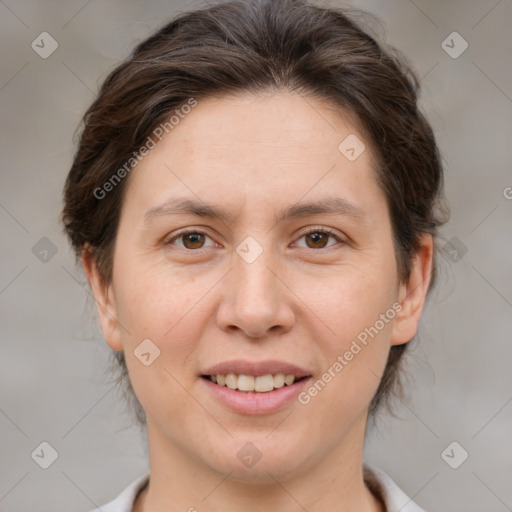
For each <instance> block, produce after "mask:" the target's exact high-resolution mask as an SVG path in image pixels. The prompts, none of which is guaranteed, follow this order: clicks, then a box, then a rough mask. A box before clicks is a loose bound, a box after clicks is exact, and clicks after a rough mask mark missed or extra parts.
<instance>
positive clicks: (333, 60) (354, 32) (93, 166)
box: [62, 0, 448, 421]
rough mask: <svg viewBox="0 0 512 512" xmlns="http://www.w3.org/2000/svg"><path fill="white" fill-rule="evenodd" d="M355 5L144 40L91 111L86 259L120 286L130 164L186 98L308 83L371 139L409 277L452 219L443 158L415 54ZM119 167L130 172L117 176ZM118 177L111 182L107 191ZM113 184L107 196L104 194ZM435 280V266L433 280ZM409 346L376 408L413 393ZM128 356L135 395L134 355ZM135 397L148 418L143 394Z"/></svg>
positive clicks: (270, 3)
mask: <svg viewBox="0 0 512 512" xmlns="http://www.w3.org/2000/svg"><path fill="white" fill-rule="evenodd" d="M352 11H353V12H356V13H359V14H360V13H361V11H357V10H352ZM347 12H348V11H346V9H341V8H327V7H319V6H314V5H311V4H308V3H307V2H306V1H302V0H263V1H237V0H235V1H229V2H226V3H222V4H219V5H214V6H212V7H208V8H205V9H202V10H196V11H192V12H189V13H184V14H181V15H180V16H178V17H176V18H175V19H174V20H173V21H171V22H170V23H168V24H166V25H165V26H164V27H163V28H161V29H160V30H158V31H157V32H156V33H154V34H153V35H152V36H151V37H149V38H148V39H146V40H145V41H143V42H142V43H140V44H139V45H138V46H137V47H136V48H135V50H134V51H133V53H132V55H131V56H130V57H129V58H128V59H127V60H125V61H124V62H122V63H121V64H120V65H119V66H117V67H116V68H115V69H114V70H113V71H112V72H111V73H110V75H109V76H108V77H107V78H106V80H105V81H104V83H103V85H102V86H101V89H100V91H99V94H98V96H97V98H96V100H95V101H94V102H93V103H92V105H91V106H90V107H89V109H88V110H87V112H86V113H85V115H84V118H83V122H82V125H83V130H82V133H81V136H80V140H79V145H78V149H77V152H76V154H75V157H74V161H73V164H72V167H71V170H70V172H69V174H68V177H67V181H66V184H65V189H64V209H63V215H62V218H63V223H64V226H65V229H66V232H67V235H68V236H69V238H70V240H71V244H72V246H73V248H74V250H75V252H76V255H77V256H78V257H79V256H80V255H81V252H82V250H83V249H84V248H86V247H92V248H93V250H94V258H95V261H96V264H97V266H98V270H99V272H100V275H101V276H102V278H103V280H104V281H105V283H106V284H108V283H110V281H111V279H112V263H113V253H114V246H115V240H116V232H117V227H118V223H119V217H120V210H121V204H122V201H123V191H124V190H125V188H126V182H127V179H128V178H126V177H125V176H126V174H127V173H128V172H129V170H130V168H128V169H127V167H126V163H127V162H131V160H133V157H134V156H136V155H137V154H138V151H139V150H140V148H141V147H142V146H144V144H145V143H146V141H148V140H149V139H148V138H149V137H151V136H152V134H153V133H154V130H155V128H157V127H158V126H159V125H161V124H164V123H166V122H167V123H168V119H169V117H170V116H171V115H173V114H174V113H178V110H177V109H178V108H179V107H180V106H182V105H186V104H187V102H188V101H190V99H191V98H195V100H200V99H201V98H206V97H212V96H220V95H229V94H230V93H231V94H236V93H238V92H246V91H247V92H253V93H256V94H257V93H259V92H262V91H264V90H266V89H272V90H275V91H297V92H299V93H303V94H307V95H313V96H315V97H317V98H320V99H322V100H325V101H326V102H327V103H328V104H331V105H333V106H334V107H336V108H340V110H342V111H343V112H345V113H347V114H349V115H351V116H352V117H353V118H354V120H355V122H356V123H357V126H358V128H359V129H360V130H361V132H362V133H363V134H364V135H365V136H366V140H367V141H368V142H369V144H370V145H371V149H372V151H373V153H374V155H375V157H376V162H377V163H378V165H377V168H376V169H375V171H376V177H377V180H378V183H379V185H380V186H381V187H382V189H383V191H384V192H385V194H386V198H387V203H388V207H389V212H390V217H391V223H392V228H393V241H394V247H395V253H396V258H397V268H398V273H399V276H400V279H401V280H402V282H406V281H407V279H408V277H409V272H410V264H411V256H412V255H413V254H414V253H415V251H416V249H417V247H418V238H419V236H420V235H421V234H422V233H430V234H432V235H433V236H435V235H436V233H437V228H438V226H440V225H442V224H443V223H444V222H446V219H445V220H443V218H442V215H441V214H442V213H443V212H445V213H447V212H448V210H447V208H446V207H444V205H443V202H442V194H443V169H442V163H441V158H440V154H439V151H438V148H437V145H436V142H435V138H434V134H433V132H432V129H431V127H430V125H429V123H428V122H427V120H426V119H425V117H424V116H423V114H422V113H421V112H420V110H419V108H418V105H417V100H418V98H417V96H418V91H419V80H418V78H417V77H416V75H415V73H414V71H413V70H412V69H411V67H410V65H409V64H408V63H407V60H406V59H405V58H404V57H403V55H402V54H400V53H399V52H398V51H397V50H395V49H393V48H391V47H389V46H386V47H385V46H384V44H383V43H377V42H376V41H375V39H374V38H373V37H371V36H370V35H369V34H368V33H367V32H366V31H365V30H363V29H362V28H361V27H360V26H359V25H358V23H357V22H356V21H355V20H354V19H352V18H351V17H350V16H349V15H348V14H347ZM131 165H132V166H133V165H135V164H134V163H132V164H131ZM121 169H125V171H126V172H124V173H121V172H120V170H121ZM115 175H117V177H118V178H120V177H123V178H124V179H119V180H117V181H115V183H113V182H112V178H114V177H115ZM106 183H110V184H111V186H109V187H106V188H103V187H104V186H105V184H106ZM107 188H108V198H107V199H106V200H103V197H99V196H105V194H104V193H103V192H101V193H99V192H98V190H103V191H105V190H107ZM435 278H436V266H435V262H434V270H433V275H432V280H431V285H430V288H431V287H432V285H433V284H434V282H435ZM429 291H430V289H429ZM407 345H408V344H403V345H398V346H393V347H392V348H391V350H390V354H389V359H388V362H387V366H386V368H385V371H384V374H383V377H382V379H381V382H380V385H379V388H378V390H377V393H376V394H375V396H374V398H373V400H372V403H371V406H370V415H371V416H373V415H374V413H375V412H376V410H377V408H378V406H379V404H380V403H381V402H382V401H383V399H385V398H389V396H390V394H391V393H392V392H396V393H401V391H402V389H401V382H400V378H399V377H400V375H399V362H400V359H401V357H402V355H403V353H404V351H405V350H406V347H407ZM116 357H117V358H118V360H119V363H120V364H121V369H122V371H123V375H122V376H121V377H123V376H124V377H125V379H124V380H125V381H126V384H127V386H128V388H127V389H128V390H129V391H130V392H132V390H131V386H130V383H129V379H128V378H127V376H126V373H127V372H126V365H125V363H124V354H123V353H122V352H118V353H116ZM135 405H136V407H137V411H136V413H137V416H138V419H139V420H140V421H143V420H144V414H143V411H142V410H141V407H140V404H138V402H137V400H136V399H135Z"/></svg>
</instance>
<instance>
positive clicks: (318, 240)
mask: <svg viewBox="0 0 512 512" xmlns="http://www.w3.org/2000/svg"><path fill="white" fill-rule="evenodd" d="M309 236H310V237H311V238H312V239H313V243H314V244H321V247H323V246H324V245H325V243H324V244H322V242H325V238H326V235H325V233H319V232H318V231H317V232H316V233H310V235H309Z"/></svg>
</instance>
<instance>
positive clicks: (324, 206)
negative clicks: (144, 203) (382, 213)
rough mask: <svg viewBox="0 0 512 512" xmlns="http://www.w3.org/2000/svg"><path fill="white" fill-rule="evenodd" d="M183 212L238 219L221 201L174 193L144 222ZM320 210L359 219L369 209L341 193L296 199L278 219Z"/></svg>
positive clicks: (278, 215) (280, 220) (310, 213)
mask: <svg viewBox="0 0 512 512" xmlns="http://www.w3.org/2000/svg"><path fill="white" fill-rule="evenodd" d="M180 214H181V215H187V214H188V215H195V216H196V217H204V218H210V219H219V220H221V221H222V222H225V223H230V222H233V221H234V220H235V216H234V215H232V214H231V213H230V212H228V211H227V210H226V209H224V208H223V207H221V206H219V205H214V204H207V203H204V202H202V201H197V200H192V199H188V198H179V197H171V198H169V199H167V200H166V201H165V202H164V203H163V204H161V205H159V206H156V207H154V208H151V209H150V210H148V211H147V212H146V213H145V214H144V223H148V222H150V221H151V220H152V219H154V218H156V217H163V216H168V215H180ZM318 214H327V215H346V216H350V217H355V218H358V219H364V218H365V217H366V214H365V212H364V211H363V210H362V209H361V208H360V207H359V206H356V205H355V204H354V203H351V202H350V201H347V200H346V199H342V198H341V197H327V198H324V199H320V200H317V201H312V202H307V203H296V204H293V205H291V206H288V207H287V208H285V209H284V210H282V211H280V212H279V213H278V214H277V216H276V222H282V221H284V220H290V219H294V218H300V217H306V216H309V215H318Z"/></svg>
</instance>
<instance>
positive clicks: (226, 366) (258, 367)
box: [201, 359, 311, 378]
mask: <svg viewBox="0 0 512 512" xmlns="http://www.w3.org/2000/svg"><path fill="white" fill-rule="evenodd" d="M228 373H235V374H236V375H253V376H254V377H258V376H260V375H268V374H271V375H275V374H276V373H284V374H285V375H295V377H296V378H301V377H308V376H310V375H311V373H310V372H308V371H307V370H305V369H304V368H301V367H300V366H297V365H295V364H291V363H287V362H284V361H276V360H267V361H247V360H243V359H235V360H232V361H224V362H223V363H219V364H215V365H213V366H210V367H209V368H207V369H206V370H204V371H203V372H201V375H226V374H228Z"/></svg>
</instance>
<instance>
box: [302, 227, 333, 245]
mask: <svg viewBox="0 0 512 512" xmlns="http://www.w3.org/2000/svg"><path fill="white" fill-rule="evenodd" d="M305 237H306V240H308V239H309V240H311V244H308V243H307V242H306V244H307V246H308V247H309V248H310V249H323V248H324V247H325V246H326V245H327V242H328V240H329V235H328V234H327V233H322V232H320V231H315V232H314V233H309V234H307V235H305Z"/></svg>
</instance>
